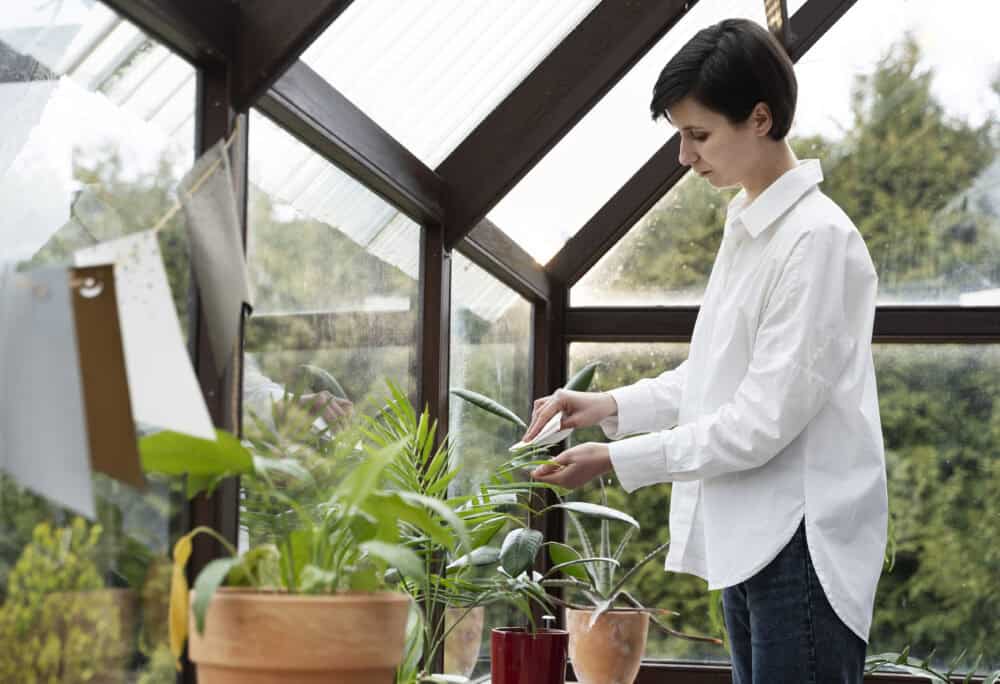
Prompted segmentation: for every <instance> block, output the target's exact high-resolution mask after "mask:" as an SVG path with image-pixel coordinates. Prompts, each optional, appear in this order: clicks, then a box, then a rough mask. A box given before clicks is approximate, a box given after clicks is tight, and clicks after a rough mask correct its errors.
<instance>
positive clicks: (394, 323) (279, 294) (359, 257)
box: [241, 114, 420, 544]
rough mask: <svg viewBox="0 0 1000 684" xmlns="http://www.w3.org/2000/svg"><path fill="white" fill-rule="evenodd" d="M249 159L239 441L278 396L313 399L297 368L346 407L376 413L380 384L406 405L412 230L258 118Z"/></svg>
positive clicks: (410, 373) (414, 289)
mask: <svg viewBox="0 0 1000 684" xmlns="http://www.w3.org/2000/svg"><path fill="white" fill-rule="evenodd" d="M249 163H250V168H249V174H250V188H249V203H248V248H247V249H248V265H249V272H250V281H251V287H252V289H253V291H254V297H255V300H254V312H253V315H252V316H251V317H250V318H249V319H248V321H247V325H246V343H245V345H246V346H245V351H246V355H245V359H244V360H245V363H244V392H243V399H244V404H243V408H244V429H245V431H246V432H247V434H250V435H253V436H256V437H263V434H264V430H263V428H262V426H266V427H267V428H268V429H271V430H273V429H274V428H275V427H278V426H276V425H275V423H274V420H273V416H272V410H271V409H272V402H278V406H279V408H281V407H282V404H281V401H282V397H283V394H284V391H285V390H286V389H287V390H288V391H295V392H297V393H298V394H300V395H301V394H312V393H314V392H317V391H320V389H321V387H320V385H318V384H316V382H317V381H316V379H315V378H313V377H312V376H311V375H310V374H309V372H308V369H307V368H306V366H312V367H315V368H319V369H322V371H325V372H326V373H329V374H330V375H332V376H333V378H335V380H336V381H337V383H338V384H339V386H340V389H342V390H343V392H344V393H345V394H346V399H348V400H349V401H350V402H352V403H353V410H354V411H358V412H364V413H366V414H372V413H373V412H375V411H377V410H379V409H380V408H381V407H382V406H383V405H384V402H383V401H382V400H383V398H384V397H386V396H388V393H389V388H388V385H387V381H389V382H392V383H394V384H395V385H396V386H398V387H399V388H400V389H401V390H402V391H403V392H404V393H406V394H408V395H409V396H410V399H411V401H412V400H413V399H414V395H415V392H416V386H417V383H416V368H417V356H416V349H417V346H416V344H417V306H418V305H417V301H418V281H417V278H418V268H419V259H418V255H419V252H420V226H419V225H417V224H415V223H413V222H412V221H411V220H410V219H408V218H407V217H405V216H404V215H402V214H401V213H399V211H397V210H396V209H395V208H394V207H392V206H391V205H389V204H387V203H386V202H385V201H384V200H382V199H381V198H379V197H378V196H376V195H375V194H374V193H372V192H371V191H369V190H368V189H366V188H365V187H364V186H363V185H361V184H360V183H358V182H357V181H356V180H354V179H353V178H351V177H350V176H348V175H347V174H345V173H343V172H342V171H340V170H339V169H338V168H337V167H335V166H333V165H332V164H330V163H329V162H328V161H326V160H325V159H323V158H322V157H320V156H319V155H318V154H316V153H315V152H313V151H312V150H310V149H309V148H308V147H306V146H305V145H303V144H302V143H300V142H298V141H297V140H295V139H294V138H292V137H291V136H290V135H289V134H287V133H285V132H284V131H282V130H281V129H279V128H278V127H277V126H275V125H274V124H273V123H271V122H270V121H269V120H267V119H265V118H264V117H262V116H259V115H257V114H252V115H251V119H250V150H249ZM302 401H303V402H307V401H308V398H305V399H303V400H302ZM343 408H345V410H346V405H345V406H344V407H343ZM317 413H318V411H317ZM258 421H259V422H258ZM279 422H280V421H279ZM315 427H316V429H317V430H321V429H322V422H321V421H317V422H316V423H315ZM331 428H333V429H336V426H334V425H331ZM271 441H273V440H271ZM251 494H252V493H251ZM257 503H259V502H256V501H255V500H253V499H252V498H251V499H249V500H247V501H245V504H246V508H245V509H244V512H243V518H242V519H243V522H244V527H247V521H248V520H251V523H249V529H244V531H243V532H244V534H246V533H249V534H250V535H251V537H252V536H253V534H254V531H255V530H254V523H253V522H252V516H247V512H248V511H252V510H254V506H255V505H257ZM257 512H259V511H257ZM246 541H247V539H246V537H243V538H242V539H241V543H243V544H245V543H246Z"/></svg>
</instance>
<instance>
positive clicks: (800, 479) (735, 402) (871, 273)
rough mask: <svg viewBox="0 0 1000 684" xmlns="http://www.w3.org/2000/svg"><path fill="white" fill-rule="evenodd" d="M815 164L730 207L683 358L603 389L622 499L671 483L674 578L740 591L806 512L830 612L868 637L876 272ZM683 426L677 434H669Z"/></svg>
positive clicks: (878, 528) (875, 531) (877, 530)
mask: <svg viewBox="0 0 1000 684" xmlns="http://www.w3.org/2000/svg"><path fill="white" fill-rule="evenodd" d="M822 179H823V174H822V171H821V169H820V165H819V162H818V161H816V160H809V161H805V162H802V163H801V164H799V165H798V167H797V168H795V169H792V170H790V171H788V172H787V173H785V174H784V175H782V176H781V177H780V178H779V179H778V180H776V181H775V182H774V183H772V184H771V185H770V186H769V187H768V188H767V189H766V190H765V191H764V192H763V193H761V195H760V196H759V197H758V198H757V199H756V200H755V201H754V202H752V203H750V204H747V201H746V196H745V194H744V193H743V192H741V193H740V194H738V195H737V196H736V197H735V198H734V199H733V201H732V202H731V203H730V205H729V209H728V214H727V218H726V226H725V231H724V233H723V239H722V245H721V247H720V249H719V254H718V256H717V257H716V261H715V264H714V266H713V268H712V274H711V276H710V278H709V283H708V287H707V290H706V292H705V298H704V301H703V304H702V306H701V310H700V311H699V314H698V320H697V322H696V323H695V328H694V334H693V337H692V339H691V346H690V352H689V356H688V359H687V360H686V361H685V362H684V363H683V364H681V365H680V366H679V367H678V368H677V369H675V370H673V371H669V372H666V373H664V374H663V375H661V376H659V377H658V378H653V379H646V380H641V381H639V382H637V383H635V384H633V385H630V386H628V387H623V388H620V389H616V390H612V391H611V395H612V396H613V397H614V399H615V401H616V402H617V404H618V415H617V416H616V417H614V418H611V419H608V420H606V421H604V422H603V423H602V427H603V428H604V431H605V433H606V434H607V435H608V437H611V438H613V439H618V438H620V437H623V436H627V435H634V434H636V433H639V432H649V433H650V434H645V435H641V436H637V437H633V438H631V439H627V440H623V441H620V442H616V443H613V444H611V445H610V447H609V448H610V452H611V462H612V464H613V466H614V469H615V472H616V474H617V475H618V478H619V480H620V481H621V483H622V486H623V487H624V488H625V489H626V490H627V491H632V490H634V489H636V488H638V487H642V486H645V485H651V484H655V483H659V482H674V483H675V484H674V485H673V490H672V494H671V505H670V540H671V545H670V551H669V554H668V556H667V561H666V568H667V569H668V570H673V571H679V572H688V573H692V574H695V575H698V576H700V577H703V578H705V579H706V580H707V581H708V583H709V588H710V589H719V588H723V587H728V586H732V585H734V584H738V583H739V582H742V581H744V580H746V579H749V578H750V577H752V576H753V575H754V574H756V573H757V572H758V571H760V570H761V569H762V568H763V567H764V566H766V565H767V564H768V563H769V562H770V561H771V560H773V559H774V557H775V556H776V555H777V554H778V552H779V551H780V550H781V549H782V548H783V547H784V546H785V545H786V544H787V543H788V541H789V540H790V539H791V537H792V535H793V534H794V532H795V530H796V529H797V528H798V525H799V523H800V521H801V520H802V518H803V516H804V517H805V525H806V533H807V537H808V540H809V551H810V555H811V556H812V559H813V563H814V565H815V568H816V574H817V575H818V576H819V579H820V583H821V584H822V586H823V589H824V591H825V593H826V596H827V598H828V599H829V601H830V604H831V605H832V607H833V609H834V611H836V613H837V615H838V616H839V617H840V618H841V619H842V620H843V621H844V623H845V624H846V625H847V626H848V627H850V629H851V630H852V631H853V632H855V633H856V634H857V635H858V636H859V637H861V638H862V639H864V640H865V641H867V640H868V632H869V629H870V627H871V616H872V605H873V603H874V597H875V587H876V584H877V582H878V577H879V574H880V572H881V567H882V560H883V554H884V552H885V544H886V526H887V511H888V497H887V492H886V477H885V457H884V453H883V445H882V432H881V423H880V419H879V409H878V397H877V393H876V388H875V370H874V365H873V363H872V351H871V337H872V325H873V322H874V316H875V294H876V286H877V276H876V274H875V269H874V266H873V265H872V261H871V258H870V257H869V254H868V250H867V248H866V247H865V244H864V241H863V239H862V237H861V235H860V233H858V230H857V228H855V226H854V224H853V223H852V222H851V220H850V219H849V218H848V217H847V216H846V215H845V214H844V212H843V211H841V209H840V208H839V207H838V206H837V205H836V204H835V203H834V202H833V201H831V200H830V199H829V198H827V197H826V196H825V195H824V194H823V193H822V192H820V190H819V188H818V187H817V184H818V183H819V182H820V181H821V180H822ZM674 425H677V427H675V428H674V429H668V428H671V427H673V426H674Z"/></svg>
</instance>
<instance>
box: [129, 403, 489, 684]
mask: <svg viewBox="0 0 1000 684" xmlns="http://www.w3.org/2000/svg"><path fill="white" fill-rule="evenodd" d="M289 406H290V405H288V404H286V406H285V407H284V408H285V409H289ZM285 413H286V415H284V416H281V417H282V418H283V419H288V420H282V421H279V422H281V423H284V424H286V425H287V424H288V422H289V420H290V421H291V422H292V423H294V424H295V425H309V424H311V423H312V418H311V416H308V415H306V416H302V415H296V411H295V410H291V409H289V410H287V411H285ZM303 413H305V412H303ZM289 415H291V418H289ZM339 427H340V428H341V429H340V430H339V431H337V432H333V431H332V430H327V431H321V432H325V434H320V435H315V437H316V439H314V440H312V441H308V440H306V441H302V442H299V443H297V444H296V446H297V449H296V450H295V453H294V454H289V453H288V451H289V449H290V446H289V444H287V443H286V442H285V441H283V440H282V439H281V438H280V435H277V434H274V431H271V432H270V433H268V432H267V431H266V430H265V431H264V435H263V436H261V435H258V436H257V437H255V439H256V440H257V441H256V442H250V448H248V447H247V446H244V445H243V444H241V443H240V442H239V441H238V440H236V439H235V438H234V437H232V436H231V435H229V434H227V433H225V432H222V431H220V432H219V434H218V439H217V440H216V441H215V442H210V441H206V440H200V439H197V438H193V437H187V436H184V435H179V434H176V433H170V432H162V433H158V434H154V435H149V436H146V437H143V438H142V440H140V450H141V454H142V457H143V464H144V467H145V468H146V469H147V471H154V472H160V473H164V474H171V475H176V474H182V473H186V474H187V475H188V483H189V484H188V494H189V495H192V496H193V495H194V494H196V493H198V492H200V491H204V490H209V489H211V488H212V487H213V486H215V484H216V483H218V482H219V481H220V480H221V479H222V478H224V477H228V476H231V475H241V476H243V477H244V479H245V481H246V482H247V483H248V484H250V485H251V487H252V488H253V491H254V492H255V495H257V496H259V497H260V498H261V500H266V502H267V503H268V504H269V505H270V506H272V510H270V511H268V513H273V515H269V516H260V517H259V519H258V522H259V523H260V524H261V525H265V526H266V529H265V530H264V531H263V533H261V534H259V535H257V536H258V538H257V539H255V540H253V541H252V544H251V548H250V549H249V550H248V551H247V552H246V553H244V554H243V555H242V556H240V555H238V554H237V553H236V550H235V549H233V548H232V547H231V545H230V544H229V543H228V542H227V541H226V540H225V539H223V538H221V537H220V536H219V535H218V534H217V533H215V532H214V531H213V530H210V529H208V528H197V529H195V530H193V531H192V532H190V533H189V534H187V535H185V536H184V537H182V538H181V539H179V540H178V542H177V543H176V545H175V547H174V551H173V557H174V569H173V578H172V587H171V600H170V625H171V646H172V648H173V650H174V653H175V655H178V656H179V655H180V652H181V648H182V647H183V643H184V639H185V637H187V636H188V633H190V643H189V656H190V658H191V660H192V661H193V662H194V663H195V664H196V666H197V668H198V675H199V681H201V682H203V683H204V684H221V683H228V682H237V681H238V682H256V681H260V682H263V681H282V682H288V683H290V684H295V683H296V682H315V681H320V680H323V681H339V682H350V683H351V684H355V683H357V684H361V683H362V682H364V683H368V682H372V683H375V682H379V683H388V682H391V681H392V680H393V676H394V672H395V669H396V666H397V665H398V664H399V662H400V661H401V659H402V656H403V646H404V635H405V629H406V622H407V614H408V612H409V609H410V600H409V598H408V597H407V596H406V595H405V594H402V593H400V592H397V591H392V590H391V589H392V588H391V583H390V582H388V581H387V580H386V575H387V573H389V571H390V570H392V571H394V572H398V573H399V574H400V575H401V576H403V577H413V578H420V577H423V576H424V574H425V573H426V569H425V568H424V566H423V565H422V564H421V562H420V559H419V557H418V556H417V555H416V554H415V553H414V552H413V551H412V550H411V549H408V548H407V547H406V546H405V545H403V544H402V543H401V538H400V533H399V521H400V520H404V521H406V523H407V524H409V525H411V526H412V527H413V528H414V529H416V530H419V531H420V532H421V533H422V534H425V535H427V536H428V537H430V538H433V539H436V540H438V541H439V543H441V544H444V545H449V546H462V547H465V546H468V543H469V542H468V535H467V533H466V529H465V526H464V524H463V523H462V521H461V520H460V519H459V518H458V517H457V516H455V515H454V514H453V513H452V511H451V510H449V509H448V508H447V507H444V506H441V505H440V504H439V502H438V501H437V500H432V499H431V498H429V497H426V496H424V495H421V494H419V493H416V492H412V491H407V490H402V489H400V490H395V491H390V490H387V489H385V488H383V487H382V486H381V480H382V477H383V475H384V473H385V470H386V469H387V468H388V467H389V466H390V464H392V463H393V462H394V460H395V459H397V458H398V456H399V453H400V451H401V450H402V448H404V446H405V445H404V444H403V443H400V442H393V443H389V444H387V445H385V446H376V445H374V444H373V443H372V441H371V440H370V439H369V437H368V436H367V435H366V434H365V433H364V431H363V430H361V429H358V426H356V425H343V426H339ZM268 437H269V438H272V441H271V442H268V441H267V439H266V438H268ZM251 449H252V451H253V453H252V452H251ZM331 473H335V474H336V475H337V477H336V478H333V477H331ZM335 479H336V482H334V480H335ZM290 493H294V496H292V495H290ZM199 534H207V535H209V536H212V537H214V538H216V539H217V540H218V541H219V542H220V543H221V544H222V545H223V546H224V547H226V548H227V550H228V551H229V552H230V554H231V555H230V557H228V558H222V559H218V560H215V561H212V562H211V563H209V564H208V565H207V566H206V567H205V568H204V569H203V570H202V571H201V573H200V574H199V575H198V578H197V579H196V581H195V585H194V589H193V591H192V592H190V598H189V596H188V588H187V583H186V581H185V575H184V568H185V566H186V564H187V561H188V558H189V557H190V555H191V550H192V538H193V537H194V536H196V535H199ZM220 587H224V588H223V589H221V590H220ZM189 605H190V607H191V610H190V613H189V610H188V608H189Z"/></svg>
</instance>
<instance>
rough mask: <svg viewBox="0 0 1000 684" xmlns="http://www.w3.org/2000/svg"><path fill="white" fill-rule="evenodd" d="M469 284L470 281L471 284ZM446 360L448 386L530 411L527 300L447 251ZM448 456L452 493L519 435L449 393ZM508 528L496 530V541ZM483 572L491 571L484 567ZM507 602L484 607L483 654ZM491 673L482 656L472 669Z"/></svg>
mask: <svg viewBox="0 0 1000 684" xmlns="http://www.w3.org/2000/svg"><path fill="white" fill-rule="evenodd" d="M470 285H471V287H470ZM451 301H452V310H451V348H450V354H451V364H450V379H449V384H450V386H451V387H453V388H463V389H468V390H472V391H473V392H478V393H480V394H484V395H486V396H488V397H490V398H492V399H495V400H496V401H498V402H500V403H501V404H503V405H504V406H506V407H507V408H509V409H511V410H512V411H514V412H515V413H516V414H517V415H519V416H520V417H521V418H522V419H525V420H527V418H528V417H529V416H530V413H531V408H530V407H531V380H532V376H531V347H530V345H531V305H530V303H529V302H527V301H526V300H524V299H522V298H521V297H519V296H518V295H517V294H516V293H514V292H513V291H512V290H510V289H509V288H508V287H506V286H505V285H503V284H502V283H501V282H499V281H498V280H496V279H494V278H493V277H492V276H490V275H488V274H487V273H486V272H485V271H483V270H482V269H481V268H479V267H478V266H476V265H475V264H473V263H472V262H471V261H469V260H468V259H466V258H465V257H464V256H462V255H461V254H459V253H457V252H455V253H453V256H452V297H451ZM448 413H449V416H448V421H449V430H448V434H449V440H450V442H451V445H452V457H453V458H455V459H456V460H457V462H458V464H459V465H460V466H461V470H460V472H459V475H458V476H457V477H456V478H455V480H454V481H453V483H452V486H451V489H452V491H453V493H455V494H471V493H474V492H476V491H477V488H478V487H479V486H480V485H481V484H484V483H485V482H486V481H487V479H488V478H489V476H490V474H491V473H493V472H494V471H495V470H496V468H498V467H499V466H500V465H501V464H502V463H504V462H505V461H506V460H507V459H509V458H510V456H511V454H510V453H509V452H508V450H507V449H508V447H509V446H510V445H511V444H514V443H515V442H516V441H517V440H518V439H520V437H521V431H519V430H518V428H517V426H515V425H513V424H512V423H509V422H507V421H504V420H502V419H500V418H498V417H496V416H494V415H492V414H490V413H486V412H485V411H483V410H481V409H479V408H477V407H474V406H472V405H470V404H468V403H467V402H465V401H463V400H461V399H459V398H458V397H455V396H454V395H451V398H450V402H449V405H448ZM509 529H513V528H512V527H509V528H507V529H504V530H500V531H499V532H498V533H497V536H496V542H495V543H499V541H500V540H502V539H503V538H504V535H506V533H507V532H508V531H509ZM485 571H486V572H488V573H493V572H495V570H494V568H492V567H490V568H486V569H485ZM522 619H523V618H521V617H520V615H519V614H518V613H517V611H516V610H514V609H512V608H511V607H509V606H506V605H494V606H489V607H488V608H487V610H486V616H485V625H486V628H485V629H484V630H483V643H482V646H481V648H480V656H481V657H482V656H485V655H487V654H488V653H489V648H490V646H489V633H490V629H491V628H493V627H504V626H511V625H520V624H521V621H522ZM488 672H489V663H488V662H480V665H479V667H478V669H477V670H476V673H478V674H484V673H488Z"/></svg>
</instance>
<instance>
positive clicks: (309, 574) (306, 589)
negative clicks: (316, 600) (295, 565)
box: [296, 563, 337, 594]
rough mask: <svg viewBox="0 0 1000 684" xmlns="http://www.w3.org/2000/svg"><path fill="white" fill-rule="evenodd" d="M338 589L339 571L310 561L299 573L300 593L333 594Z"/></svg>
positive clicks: (297, 589) (298, 589)
mask: <svg viewBox="0 0 1000 684" xmlns="http://www.w3.org/2000/svg"><path fill="white" fill-rule="evenodd" d="M336 589H337V573H336V572H334V571H333V570H324V569H323V568H321V567H319V566H318V565H313V564H312V563H308V564H307V565H305V566H304V567H303V568H302V572H301V573H300V574H299V581H298V585H297V586H296V591H298V593H300V594H331V593H333V592H334V591H335V590H336Z"/></svg>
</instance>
